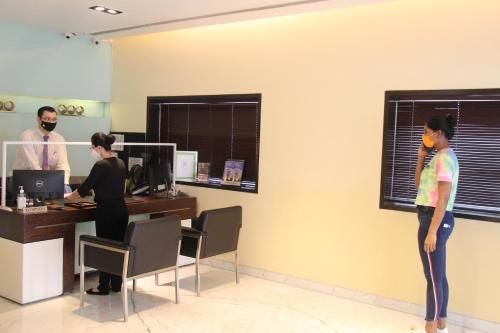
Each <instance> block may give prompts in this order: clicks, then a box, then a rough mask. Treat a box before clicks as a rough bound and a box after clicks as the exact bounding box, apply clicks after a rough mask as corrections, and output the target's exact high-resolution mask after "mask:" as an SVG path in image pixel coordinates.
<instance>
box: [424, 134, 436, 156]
mask: <svg viewBox="0 0 500 333" xmlns="http://www.w3.org/2000/svg"><path fill="white" fill-rule="evenodd" d="M422 142H423V143H424V147H425V150H427V151H428V152H431V151H432V148H434V143H432V141H431V138H429V135H428V134H424V135H422Z"/></svg>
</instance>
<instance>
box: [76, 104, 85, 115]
mask: <svg viewBox="0 0 500 333" xmlns="http://www.w3.org/2000/svg"><path fill="white" fill-rule="evenodd" d="M83 111H85V109H84V108H83V106H81V105H80V106H77V107H76V109H75V112H76V114H77V115H79V116H81V115H82V114H83Z"/></svg>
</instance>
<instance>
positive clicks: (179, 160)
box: [175, 150, 198, 182]
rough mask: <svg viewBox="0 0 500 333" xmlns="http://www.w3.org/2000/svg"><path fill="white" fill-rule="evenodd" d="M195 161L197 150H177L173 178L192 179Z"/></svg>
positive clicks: (194, 175) (195, 167)
mask: <svg viewBox="0 0 500 333" xmlns="http://www.w3.org/2000/svg"><path fill="white" fill-rule="evenodd" d="M197 163H198V152H197V151H187V150H177V152H176V154H175V180H181V181H182V180H183V181H191V182H192V181H194V180H195V178H196V170H197Z"/></svg>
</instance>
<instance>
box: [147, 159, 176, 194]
mask: <svg viewBox="0 0 500 333" xmlns="http://www.w3.org/2000/svg"><path fill="white" fill-rule="evenodd" d="M148 178H149V193H150V195H154V194H155V193H158V192H163V191H168V190H169V189H170V186H171V185H172V170H171V168H170V163H162V164H155V163H150V164H149V173H148Z"/></svg>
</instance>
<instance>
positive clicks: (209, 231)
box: [180, 206, 242, 296]
mask: <svg viewBox="0 0 500 333" xmlns="http://www.w3.org/2000/svg"><path fill="white" fill-rule="evenodd" d="M241 226H242V209H241V206H233V207H227V208H220V209H212V210H206V211H203V212H202V213H201V214H200V216H199V217H198V218H197V219H194V220H193V221H192V224H191V228H186V227H182V244H181V252H180V253H181V254H182V255H183V256H187V257H191V258H196V280H195V285H196V295H197V296H200V267H199V265H200V259H204V258H208V257H212V256H216V255H218V254H222V253H227V252H234V254H235V271H236V283H238V282H239V274H238V238H239V234H240V229H241Z"/></svg>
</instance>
